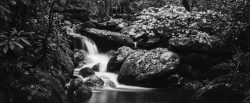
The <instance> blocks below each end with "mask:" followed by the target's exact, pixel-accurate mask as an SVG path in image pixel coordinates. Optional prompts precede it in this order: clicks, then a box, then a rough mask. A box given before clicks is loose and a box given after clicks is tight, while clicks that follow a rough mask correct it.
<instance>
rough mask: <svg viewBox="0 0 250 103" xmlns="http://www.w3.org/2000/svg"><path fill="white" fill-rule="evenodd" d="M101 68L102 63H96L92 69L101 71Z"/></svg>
mask: <svg viewBox="0 0 250 103" xmlns="http://www.w3.org/2000/svg"><path fill="white" fill-rule="evenodd" d="M99 68H100V63H98V64H96V65H94V66H93V67H92V70H94V71H99Z"/></svg>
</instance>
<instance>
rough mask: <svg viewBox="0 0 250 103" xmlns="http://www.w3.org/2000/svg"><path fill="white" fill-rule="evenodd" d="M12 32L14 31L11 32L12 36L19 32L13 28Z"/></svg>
mask: <svg viewBox="0 0 250 103" xmlns="http://www.w3.org/2000/svg"><path fill="white" fill-rule="evenodd" d="M12 30H13V31H11V34H10V36H13V35H15V34H16V33H17V30H16V29H15V28H12Z"/></svg>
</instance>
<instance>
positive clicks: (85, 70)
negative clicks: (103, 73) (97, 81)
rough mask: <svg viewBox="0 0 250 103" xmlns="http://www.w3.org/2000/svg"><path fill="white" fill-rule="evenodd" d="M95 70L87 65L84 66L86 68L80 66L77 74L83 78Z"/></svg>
mask: <svg viewBox="0 0 250 103" xmlns="http://www.w3.org/2000/svg"><path fill="white" fill-rule="evenodd" d="M94 74H95V72H94V70H93V69H91V68H89V67H86V68H82V69H81V70H80V71H79V75H81V76H82V77H83V78H84V77H88V76H91V75H94Z"/></svg>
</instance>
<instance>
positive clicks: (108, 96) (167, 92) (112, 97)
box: [86, 89, 193, 103]
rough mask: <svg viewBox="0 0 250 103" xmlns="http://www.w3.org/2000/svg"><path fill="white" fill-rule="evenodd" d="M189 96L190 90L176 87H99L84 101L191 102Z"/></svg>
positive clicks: (121, 102)
mask: <svg viewBox="0 0 250 103" xmlns="http://www.w3.org/2000/svg"><path fill="white" fill-rule="evenodd" d="M191 98H192V93H191V92H188V91H184V90H178V89H164V90H134V89H114V90H111V89H99V90H94V91H93V95H92V97H91V98H90V99H89V100H88V101H87V102H86V103H193V102H192V100H191Z"/></svg>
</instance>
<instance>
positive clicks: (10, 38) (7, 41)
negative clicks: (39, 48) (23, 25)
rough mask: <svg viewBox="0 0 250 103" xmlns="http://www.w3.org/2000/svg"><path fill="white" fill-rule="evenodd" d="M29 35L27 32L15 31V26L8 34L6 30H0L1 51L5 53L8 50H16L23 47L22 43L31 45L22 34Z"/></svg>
mask: <svg viewBox="0 0 250 103" xmlns="http://www.w3.org/2000/svg"><path fill="white" fill-rule="evenodd" d="M25 34H26V35H30V34H31V33H30V32H29V33H28V32H26V33H25V32H24V31H17V30H16V29H15V28H13V30H12V31H10V33H9V35H8V33H7V32H2V33H0V39H1V41H3V42H1V43H0V46H2V47H3V50H2V51H3V52H4V53H7V52H8V50H18V49H23V48H24V46H23V45H24V44H25V45H29V46H31V44H30V42H29V41H28V40H27V38H26V37H25V36H24V35H25Z"/></svg>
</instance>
